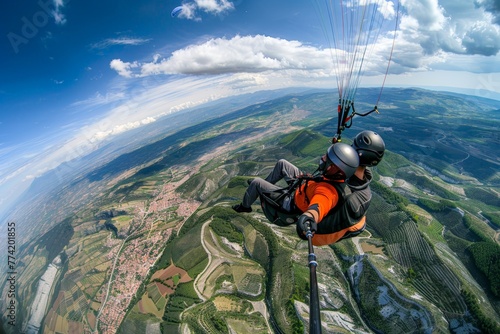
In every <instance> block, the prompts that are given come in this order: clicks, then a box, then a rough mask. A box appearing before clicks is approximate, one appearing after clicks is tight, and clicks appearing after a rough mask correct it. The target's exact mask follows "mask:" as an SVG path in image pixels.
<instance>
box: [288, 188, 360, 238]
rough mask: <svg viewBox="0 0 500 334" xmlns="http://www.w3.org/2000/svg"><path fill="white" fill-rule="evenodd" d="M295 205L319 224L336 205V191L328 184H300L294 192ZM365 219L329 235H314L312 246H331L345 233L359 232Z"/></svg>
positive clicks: (337, 196)
mask: <svg viewBox="0 0 500 334" xmlns="http://www.w3.org/2000/svg"><path fill="white" fill-rule="evenodd" d="M294 199H295V205H296V206H297V207H298V208H299V209H300V211H302V212H304V213H306V212H307V213H309V214H310V215H312V217H313V218H314V221H315V222H316V223H318V224H321V221H322V220H323V218H324V217H325V216H326V215H327V214H328V212H330V210H332V209H333V208H334V207H335V206H336V205H337V203H338V200H339V195H338V192H337V189H335V187H334V186H333V185H331V184H329V183H328V182H315V181H312V180H311V181H309V182H307V188H306V183H304V184H302V185H301V186H300V187H299V189H297V190H296V191H295V197H294ZM365 224H366V219H365V217H364V216H363V217H362V218H361V220H360V221H359V222H357V223H356V224H355V225H352V226H350V227H349V228H346V229H343V230H340V231H338V232H335V233H329V234H317V233H315V234H314V237H313V238H312V242H313V245H315V246H323V245H329V244H333V243H335V242H337V241H339V240H340V239H341V238H342V237H343V236H344V235H345V234H346V233H347V232H354V231H359V230H361V229H363V228H364V226H365Z"/></svg>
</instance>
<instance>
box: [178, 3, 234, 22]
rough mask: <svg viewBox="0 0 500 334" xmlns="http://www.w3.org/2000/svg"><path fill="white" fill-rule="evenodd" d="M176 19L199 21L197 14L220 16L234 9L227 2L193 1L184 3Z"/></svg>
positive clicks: (232, 5) (231, 4)
mask: <svg viewBox="0 0 500 334" xmlns="http://www.w3.org/2000/svg"><path fill="white" fill-rule="evenodd" d="M181 7H182V10H181V12H180V13H179V14H178V15H177V17H178V18H182V19H188V20H195V21H201V17H200V15H199V12H204V13H208V14H212V15H221V14H224V13H227V12H229V11H231V10H233V9H234V4H233V3H232V2H231V1H227V0H194V1H189V2H184V3H183V4H182V5H181Z"/></svg>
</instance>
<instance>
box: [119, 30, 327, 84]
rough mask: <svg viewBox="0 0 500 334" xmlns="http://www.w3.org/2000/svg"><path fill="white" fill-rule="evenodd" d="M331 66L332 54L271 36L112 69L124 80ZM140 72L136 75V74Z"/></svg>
mask: <svg viewBox="0 0 500 334" xmlns="http://www.w3.org/2000/svg"><path fill="white" fill-rule="evenodd" d="M330 66H331V61H330V53H329V52H328V51H327V50H320V49H317V48H314V47H312V46H307V45H304V44H302V43H300V42H298V41H288V40H284V39H279V38H273V37H269V36H263V35H257V36H243V37H242V36H235V37H233V38H231V39H225V38H215V39H211V40H209V41H207V42H205V43H203V44H199V45H192V46H189V47H187V48H184V49H180V50H177V51H174V52H173V53H172V55H171V56H170V58H166V59H165V58H164V59H160V58H159V57H158V56H155V58H154V59H153V61H152V62H149V63H139V62H137V61H134V62H124V61H122V60H120V59H114V60H112V61H111V63H110V67H111V68H112V69H114V70H116V71H117V72H118V74H120V75H121V76H124V77H127V78H130V77H145V76H149V75H154V74H194V75H203V74H223V73H258V72H263V71H269V70H290V69H295V70H322V69H325V68H329V67H330ZM135 69H138V71H136V72H134V71H133V70H135Z"/></svg>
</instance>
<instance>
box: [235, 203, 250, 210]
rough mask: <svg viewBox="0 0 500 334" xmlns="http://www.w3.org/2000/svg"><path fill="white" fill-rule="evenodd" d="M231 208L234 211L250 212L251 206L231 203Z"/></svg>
mask: <svg viewBox="0 0 500 334" xmlns="http://www.w3.org/2000/svg"><path fill="white" fill-rule="evenodd" d="M233 210H234V211H236V212H252V208H247V207H244V206H243V204H236V205H233Z"/></svg>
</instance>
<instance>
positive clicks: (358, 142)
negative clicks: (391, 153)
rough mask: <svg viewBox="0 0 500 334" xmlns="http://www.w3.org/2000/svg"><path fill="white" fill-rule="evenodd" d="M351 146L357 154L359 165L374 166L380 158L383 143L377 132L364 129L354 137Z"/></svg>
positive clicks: (383, 146) (382, 151)
mask: <svg viewBox="0 0 500 334" xmlns="http://www.w3.org/2000/svg"><path fill="white" fill-rule="evenodd" d="M352 147H353V148H354V149H355V150H356V151H357V152H358V154H359V165H360V166H376V165H378V163H379V162H380V160H382V157H383V156H384V151H385V143H384V140H383V139H382V137H380V136H379V135H378V133H376V132H373V131H369V130H365V131H361V132H360V133H358V134H357V135H356V137H354V141H353V143H352Z"/></svg>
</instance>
